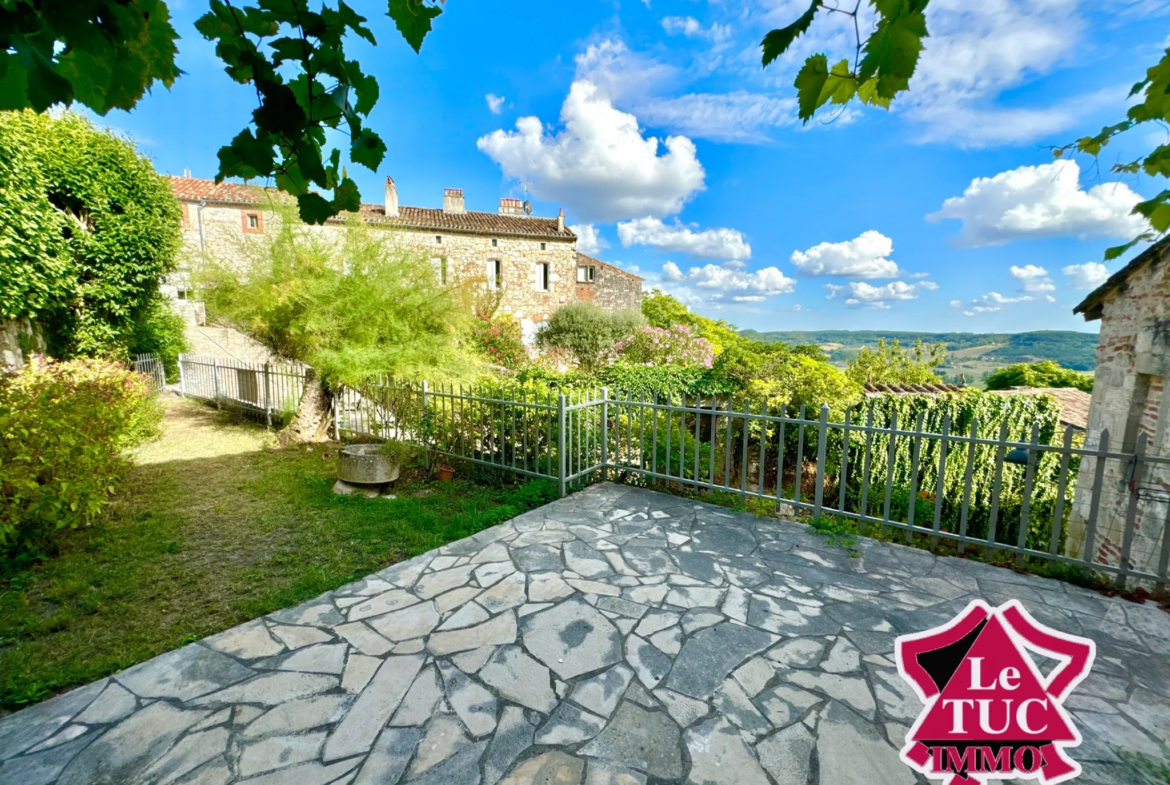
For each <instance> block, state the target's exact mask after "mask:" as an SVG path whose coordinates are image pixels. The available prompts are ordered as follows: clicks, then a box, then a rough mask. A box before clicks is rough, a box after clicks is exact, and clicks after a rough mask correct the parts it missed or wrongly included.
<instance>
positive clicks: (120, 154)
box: [0, 111, 182, 365]
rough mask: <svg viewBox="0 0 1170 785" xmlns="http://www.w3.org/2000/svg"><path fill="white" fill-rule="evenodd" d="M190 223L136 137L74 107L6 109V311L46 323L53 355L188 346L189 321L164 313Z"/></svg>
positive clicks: (1, 227)
mask: <svg viewBox="0 0 1170 785" xmlns="http://www.w3.org/2000/svg"><path fill="white" fill-rule="evenodd" d="M180 217H181V214H180V208H179V203H178V202H177V201H176V200H175V197H174V195H173V194H172V193H171V189H170V186H169V184H168V183H167V182H166V180H165V179H164V178H162V177H160V176H159V175H158V174H157V173H156V172H155V171H154V167H152V166H151V164H150V161H148V160H147V159H145V158H144V157H142V156H141V155H139V154H138V152H137V151H136V150H135V149H134V146H133V145H132V144H130V143H129V142H127V141H125V140H123V139H120V138H118V137H115V136H113V135H112V134H110V133H108V132H105V131H101V130H98V129H97V128H95V127H94V126H93V124H92V123H91V122H89V121H88V120H86V119H85V118H83V117H81V116H79V115H76V114H74V113H72V112H65V113H63V114H61V115H60V116H56V117H51V116H49V115H38V114H35V113H33V112H29V111H24V112H4V113H0V315H2V316H4V317H5V318H10V319H11V318H22V317H23V318H28V319H31V320H33V321H34V322H36V324H37V325H39V326H40V327H41V328H42V329H43V330H44V332H45V334H46V338H47V339H48V344H49V348H50V350H51V352H52V353H53V354H54V355H56V356H58V357H71V356H76V355H84V356H111V357H116V358H117V359H123V360H124V359H126V357H127V355H128V353H129V352H131V351H133V350H134V349H135V348H137V347H138V346H139V345H140V344H141V343H142V341H141V340H140V339H142V338H144V337H145V336H146V335H147V333H150V334H151V335H152V338H151V340H153V341H154V342H155V343H156V344H158V345H160V346H161V345H165V346H167V347H170V348H171V350H172V351H173V354H174V355H177V352H178V351H181V347H182V324H181V322H179V323H176V322H175V321H174V320H169V321H168V320H165V319H160V318H159V317H158V309H159V304H160V295H159V291H158V286H159V279H160V278H161V277H162V276H163V275H165V274H166V273H168V272H171V271H172V270H173V269H174V266H175V257H176V253H177V251H178V247H179V220H180ZM164 359H165V360H166V361H168V362H170V363H171V364H172V365H173V361H174V356H172V355H168V356H167V357H166V358H164Z"/></svg>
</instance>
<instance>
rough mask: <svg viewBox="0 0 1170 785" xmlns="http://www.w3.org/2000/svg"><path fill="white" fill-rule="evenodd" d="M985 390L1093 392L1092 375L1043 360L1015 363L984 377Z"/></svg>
mask: <svg viewBox="0 0 1170 785" xmlns="http://www.w3.org/2000/svg"><path fill="white" fill-rule="evenodd" d="M985 382H986V384H987V389H989V390H1006V389H1008V388H1009V387H1075V388H1076V389H1078V390H1084V391H1085V392H1087V393H1091V392H1093V375H1092V374H1088V373H1078V372H1077V371H1074V370H1071V369H1069V368H1064V367H1061V366H1060V365H1058V364H1056V363H1054V362H1052V361H1051V360H1045V361H1044V362H1039V363H1017V364H1015V365H1009V366H1007V367H1006V368H1000V369H999V370H996V371H992V372H991V373H989V374H987V376H986V377H985Z"/></svg>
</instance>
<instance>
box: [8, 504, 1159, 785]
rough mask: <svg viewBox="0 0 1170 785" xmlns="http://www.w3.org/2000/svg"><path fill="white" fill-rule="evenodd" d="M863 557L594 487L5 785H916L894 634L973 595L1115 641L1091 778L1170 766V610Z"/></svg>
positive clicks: (219, 669) (1131, 775)
mask: <svg viewBox="0 0 1170 785" xmlns="http://www.w3.org/2000/svg"><path fill="white" fill-rule="evenodd" d="M855 551H856V556H851V555H850V553H849V552H847V551H846V550H845V549H844V548H842V547H840V546H837V545H832V544H828V543H826V542H825V541H824V540H823V539H822V538H820V537H818V536H817V535H815V534H814V533H813V532H811V530H809V529H808V528H807V527H805V526H802V525H798V524H792V523H787V522H777V521H774V520H766V519H764V520H759V519H756V518H755V517H754V516H751V515H746V514H742V513H735V512H731V511H728V510H726V509H723V508H719V507H715V506H712V505H709V504H701V503H696V502H693V501H689V500H685V499H680V498H677V497H672V496H667V495H663V494H660V493H656V492H652V491H648V490H642V489H636V488H628V487H622V486H616V485H612V484H599V485H595V486H593V487H591V488H589V489H587V490H585V491H582V492H580V493H577V494H574V495H572V496H570V497H568V498H566V499H563V500H560V501H557V502H555V503H553V504H550V505H547V506H545V507H543V508H540V509H538V510H535V511H533V512H530V513H527V514H525V515H522V516H520V517H518V518H515V519H513V520H512V521H509V522H508V523H505V524H503V525H500V526H496V527H494V528H491V529H488V530H486V531H483V532H481V533H480V534H478V535H476V536H475V537H472V538H469V539H466V540H462V541H459V542H455V543H452V544H450V545H447V546H445V547H443V548H440V549H439V550H437V551H432V552H430V553H427V554H424V555H422V556H419V557H417V558H415V559H411V560H410V561H407V562H403V563H401V564H397V565H394V566H393V567H390V568H388V569H386V570H383V571H381V572H379V573H377V574H375V575H371V576H369V577H368V578H366V579H365V580H362V581H359V582H357V583H354V584H350V585H348V586H344V587H342V588H340V589H338V590H337V591H334V592H329V593H328V594H325V595H322V596H321V597H319V598H317V599H315V600H313V601H311V602H308V603H305V604H303V605H300V606H298V607H295V608H291V609H288V610H283V611H279V612H277V613H273V614H271V615H269V616H267V617H265V618H263V619H258V620H256V621H253V622H249V623H247V624H244V625H242V626H239V627H236V628H234V629H231V630H228V631H226V632H223V633H220V634H218V635H215V636H212V637H210V638H207V639H205V640H202V641H199V642H198V643H194V644H191V645H188V646H185V647H183V648H181V649H178V650H176V651H173V652H170V653H168V654H164V655H162V656H160V657H156V658H155V659H153V660H150V661H148V662H145V663H142V664H141V665H138V666H135V667H133V668H130V669H128V670H126V671H123V672H122V673H119V674H117V675H115V676H114V677H112V678H109V679H103V680H101V681H98V682H95V683H93V684H90V685H88V686H85V687H82V688H80V689H77V690H74V691H73V692H70V693H67V694H65V695H62V696H59V697H57V698H54V699H52V700H49V701H45V702H44V703H42V704H39V705H37V706H34V707H32V708H29V709H26V710H24V711H21V712H18V713H16V714H14V715H11V716H9V717H6V718H4V719H3V720H0V759H2V760H3V761H4V762H3V764H2V765H0V784H2V785H15V784H16V783H20V785H50V783H57V785H99V784H102V785H105V784H109V785H115V784H116V785H133V784H134V783H152V784H153V785H170V784H171V783H179V784H181V785H196V784H197V785H226V783H236V782H239V783H249V785H330V784H335V785H343V784H348V783H354V784H355V785H375V784H377V785H392V784H393V783H398V782H401V783H405V784H409V785H432V784H438V785H464V784H467V785H471V784H474V783H483V784H484V785H496V783H508V785H520V784H521V783H558V784H559V785H579V784H580V783H586V784H587V785H604V784H606V783H614V784H618V783H621V784H622V785H635V784H636V783H672V782H680V783H681V782H690V783H733V784H734V785H757V784H759V785H767V784H768V783H775V785H816V783H820V784H821V785H849V783H858V784H859V785H860V783H866V785H885V784H889V785H896V784H898V783H913V782H920V781H923V780H922V779H921V778H920V777H918V776H917V775H915V774H913V773H912V772H911V771H910V769H909V768H908V767H907V766H906V765H904V764H903V763H902V762H901V761H900V760H899V758H898V753H897V747H898V746H900V745H901V742H902V740H903V739H904V738H905V735H906V732H907V730H908V727H909V725H910V724H911V723H912V722H913V720H914V719H915V717H916V716H917V714H918V713H919V711H920V710H921V703H920V701H919V700H918V699H917V697H915V695H914V694H913V692H912V691H911V690H910V688H909V687H908V685H907V684H906V683H905V682H904V681H903V680H902V679H901V678H900V677H899V675H898V673H897V670H896V668H895V666H894V662H893V648H894V639H895V637H896V636H897V635H898V634H901V633H905V632H912V631H918V630H923V629H926V628H929V627H932V626H935V625H938V624H941V623H944V622H945V621H947V620H949V619H950V618H951V617H952V616H954V615H955V614H956V613H957V612H958V611H959V610H961V609H963V608H964V607H965V606H966V605H967V603H968V602H970V601H971V600H972V599H975V598H983V599H985V600H987V601H988V602H989V603H991V604H993V605H994V604H1000V603H1002V602H1005V601H1007V600H1009V599H1012V598H1018V599H1020V600H1022V601H1023V603H1024V604H1025V607H1026V608H1027V609H1028V610H1029V611H1030V612H1031V613H1032V614H1033V615H1034V616H1035V617H1036V618H1037V619H1038V620H1039V621H1041V622H1042V623H1044V624H1047V625H1049V626H1051V627H1054V628H1056V629H1059V630H1063V631H1066V632H1071V633H1075V634H1078V635H1083V636H1087V637H1090V638H1092V639H1093V640H1095V641H1096V644H1097V659H1096V664H1095V665H1094V668H1093V671H1092V673H1091V674H1090V675H1089V676H1088V678H1087V679H1086V680H1085V681H1084V682H1082V683H1081V684H1080V685H1079V686H1078V687H1077V688H1076V690H1075V691H1074V693H1073V695H1072V696H1071V697H1070V698H1069V699H1068V701H1067V702H1066V707H1067V708H1069V709H1070V710H1071V713H1072V714H1073V716H1074V718H1075V719H1076V722H1077V724H1078V726H1079V727H1080V730H1081V733H1082V734H1083V736H1084V742H1083V743H1082V744H1081V746H1080V747H1077V748H1075V749H1074V750H1072V757H1074V758H1075V759H1076V760H1078V761H1080V763H1081V764H1082V766H1083V767H1084V774H1083V775H1082V778H1081V779H1080V780H1078V781H1080V782H1086V783H1102V784H1104V783H1110V784H1112V783H1128V782H1143V781H1151V782H1153V781H1156V780H1154V779H1152V778H1153V777H1154V776H1155V775H1154V774H1153V773H1151V772H1150V771H1147V770H1145V769H1143V765H1142V764H1141V763H1140V762H1138V760H1139V759H1137V758H1135V757H1134V755H1131V754H1127V753H1136V754H1137V755H1138V756H1144V758H1143V759H1142V760H1146V761H1155V762H1156V764H1155V765H1157V766H1162V765H1165V763H1166V761H1167V760H1168V758H1167V754H1168V753H1167V748H1166V747H1165V746H1164V744H1165V740H1166V739H1167V738H1170V659H1168V658H1167V657H1166V656H1165V655H1166V653H1167V651H1168V650H1170V615H1168V614H1166V613H1164V612H1162V611H1160V610H1158V609H1157V608H1155V607H1153V606H1152V605H1150V604H1147V605H1135V604H1132V603H1128V602H1126V601H1124V600H1121V599H1118V598H1106V597H1103V596H1101V595H1098V594H1095V593H1093V592H1090V591H1087V590H1084V589H1080V588H1077V587H1075V586H1071V585H1068V584H1063V583H1060V582H1057V581H1054V580H1049V579H1043V578H1038V577H1034V576H1029V575H1021V574H1017V573H1015V572H1012V571H1010V570H1005V569H999V568H995V567H991V566H989V565H985V564H980V563H976V562H972V561H968V560H963V559H956V558H941V557H936V556H934V555H932V554H930V553H927V552H924V551H921V550H915V549H911V548H908V547H903V546H899V545H893V544H889V543H882V542H877V541H873V540H861V541H859V542H858V543H857V544H856V545H855ZM1119 748H1120V749H1122V750H1123V751H1124V752H1123V753H1122V755H1121V756H1119V755H1118V749H1119ZM1147 778H1150V779H1147Z"/></svg>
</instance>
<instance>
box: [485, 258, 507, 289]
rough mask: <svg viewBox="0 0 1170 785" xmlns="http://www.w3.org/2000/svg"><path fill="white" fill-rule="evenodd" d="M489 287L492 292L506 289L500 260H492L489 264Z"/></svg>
mask: <svg viewBox="0 0 1170 785" xmlns="http://www.w3.org/2000/svg"><path fill="white" fill-rule="evenodd" d="M487 285H488V288H489V289H492V290H496V289H503V288H504V271H503V269H502V265H501V264H500V260H499V259H491V260H489V261H488V263H487Z"/></svg>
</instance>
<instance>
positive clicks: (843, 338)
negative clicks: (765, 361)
mask: <svg viewBox="0 0 1170 785" xmlns="http://www.w3.org/2000/svg"><path fill="white" fill-rule="evenodd" d="M740 334H741V335H743V336H744V337H745V338H751V339H754V340H757V341H763V342H765V343H772V342H773V341H783V342H784V343H791V344H810V343H812V344H817V345H819V346H821V347H822V348H823V349H824V350H825V352H826V353H827V354H828V355H829V360H830V361H831V362H834V363H837V364H840V365H843V364H845V363H846V362H848V361H849V359H850V358H852V357H853V355H855V354H857V352H858V351H859V350H860V349H861V348H862V347H863V346H876V345H877V342H878V340H879V339H881V338H885V339H886V341H893V340H894V339H895V338H896V339H897V340H898V341H900V342H901V343H902V345H904V346H913V345H914V342H915V341H916V340H918V339H919V338H921V339H922V340H923V342H924V343H938V342H939V341H942V342H943V343H945V344H946V346H947V362H946V364H945V365H944V366H942V367H941V368H940V370H941V371H942V372H943V373H944V375H946V376H947V378H948V379H950V378H953V377H957V376H958V375H959V374H964V375H966V376H967V378H968V380H969V381H971V382H975V381H977V380H979V379H982V378H983V375H984V374H985V373H987V372H988V371H991V370H994V369H996V368H1000V367H1002V366H1004V365H1011V364H1012V363H1023V362H1039V361H1041V360H1053V361H1055V362H1058V363H1060V364H1061V365H1063V366H1064V367H1066V368H1072V369H1074V370H1077V371H1092V370H1093V368H1094V366H1095V365H1096V353H1097V336H1096V334H1094V333H1080V332H1074V331H1072V330H1040V331H1037V332H1030V333H915V332H885V331H881V330H812V331H801V330H787V331H775V332H758V331H756V330H742V331H740Z"/></svg>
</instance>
